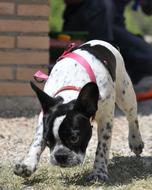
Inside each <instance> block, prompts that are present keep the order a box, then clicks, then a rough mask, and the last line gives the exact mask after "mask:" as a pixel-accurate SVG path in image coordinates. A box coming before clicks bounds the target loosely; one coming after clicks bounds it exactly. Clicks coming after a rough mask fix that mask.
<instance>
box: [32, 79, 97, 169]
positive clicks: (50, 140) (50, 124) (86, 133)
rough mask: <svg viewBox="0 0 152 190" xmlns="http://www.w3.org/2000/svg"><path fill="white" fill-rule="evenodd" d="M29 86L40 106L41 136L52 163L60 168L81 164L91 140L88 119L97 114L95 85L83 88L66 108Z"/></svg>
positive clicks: (89, 120) (61, 101)
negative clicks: (41, 114) (42, 128)
mask: <svg viewBox="0 0 152 190" xmlns="http://www.w3.org/2000/svg"><path fill="white" fill-rule="evenodd" d="M31 86H32V88H33V90H34V91H35V92H36V94H37V97H38V99H39V101H40V103H41V106H42V110H43V127H44V132H43V135H44V139H45V141H46V144H47V145H48V147H49V148H50V152H51V163H52V164H54V165H59V166H62V167H67V166H73V165H77V164H80V163H82V162H83V160H84V157H85V153H86V148H87V145H88V143H89V140H90V138H91V136H92V126H91V119H92V118H93V117H94V116H95V113H96V111H97V105H98V99H99V90H98V87H97V85H96V84H95V83H93V82H90V83H88V84H86V85H85V86H84V87H83V88H82V89H81V91H80V93H79V95H78V98H77V99H76V100H72V101H71V102H68V103H66V104H65V103H64V100H63V98H61V97H56V98H52V97H50V96H48V95H47V94H46V93H45V92H43V91H42V90H41V89H39V88H38V87H37V86H36V85H34V84H33V83H31Z"/></svg>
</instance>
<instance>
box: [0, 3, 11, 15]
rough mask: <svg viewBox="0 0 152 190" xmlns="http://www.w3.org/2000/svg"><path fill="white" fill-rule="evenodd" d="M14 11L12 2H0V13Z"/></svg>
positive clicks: (8, 13)
mask: <svg viewBox="0 0 152 190" xmlns="http://www.w3.org/2000/svg"><path fill="white" fill-rule="evenodd" d="M14 11H15V4H14V3H6V2H0V15H12V14H13V13H14Z"/></svg>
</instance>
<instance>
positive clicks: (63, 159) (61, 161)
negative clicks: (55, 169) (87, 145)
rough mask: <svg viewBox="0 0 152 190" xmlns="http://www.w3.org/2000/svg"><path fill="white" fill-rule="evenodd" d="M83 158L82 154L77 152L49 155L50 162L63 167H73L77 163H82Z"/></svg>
mask: <svg viewBox="0 0 152 190" xmlns="http://www.w3.org/2000/svg"><path fill="white" fill-rule="evenodd" d="M83 160H84V155H79V154H78V155H77V154H70V155H67V154H62V155H60V154H57V155H51V160H50V161H51V164H53V165H56V166H59V167H62V168H65V167H73V166H76V165H79V164H82V163H83Z"/></svg>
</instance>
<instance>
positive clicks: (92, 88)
mask: <svg viewBox="0 0 152 190" xmlns="http://www.w3.org/2000/svg"><path fill="white" fill-rule="evenodd" d="M98 100H99V89H98V86H97V84H96V83H94V82H89V83H87V84H86V85H85V86H84V87H83V88H82V89H81V91H80V94H79V96H78V98H77V100H76V103H75V105H74V109H75V110H77V111H78V112H80V113H82V114H84V115H85V116H87V117H88V118H90V117H92V116H94V115H95V113H96V111H97V109H98Z"/></svg>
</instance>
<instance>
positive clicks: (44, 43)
mask: <svg viewBox="0 0 152 190" xmlns="http://www.w3.org/2000/svg"><path fill="white" fill-rule="evenodd" d="M48 46H49V39H48V37H41V36H19V37H17V47H18V48H31V49H48Z"/></svg>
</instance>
